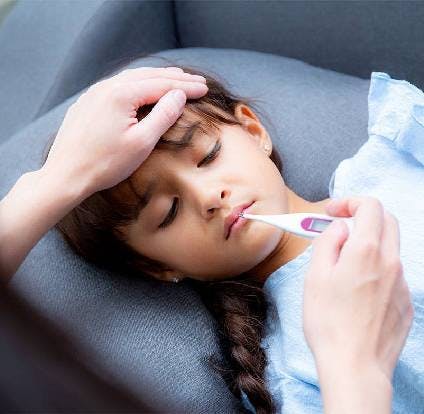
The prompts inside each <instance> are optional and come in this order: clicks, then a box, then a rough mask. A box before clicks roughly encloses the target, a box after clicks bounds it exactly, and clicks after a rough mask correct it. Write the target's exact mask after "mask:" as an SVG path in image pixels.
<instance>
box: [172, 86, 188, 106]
mask: <svg viewBox="0 0 424 414" xmlns="http://www.w3.org/2000/svg"><path fill="white" fill-rule="evenodd" d="M170 97H171V98H172V99H175V100H176V101H177V103H178V105H183V104H184V103H185V101H186V96H185V93H184V92H183V91H182V90H181V89H174V90H173V91H172V92H171V93H170Z"/></svg>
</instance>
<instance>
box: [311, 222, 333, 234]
mask: <svg viewBox="0 0 424 414" xmlns="http://www.w3.org/2000/svg"><path fill="white" fill-rule="evenodd" d="M330 223H331V221H328V220H322V219H312V222H311V224H310V226H309V229H310V230H313V231H319V232H320V233H322V232H323V231H324V230H325V229H326V228H327V226H328V225H329V224H330Z"/></svg>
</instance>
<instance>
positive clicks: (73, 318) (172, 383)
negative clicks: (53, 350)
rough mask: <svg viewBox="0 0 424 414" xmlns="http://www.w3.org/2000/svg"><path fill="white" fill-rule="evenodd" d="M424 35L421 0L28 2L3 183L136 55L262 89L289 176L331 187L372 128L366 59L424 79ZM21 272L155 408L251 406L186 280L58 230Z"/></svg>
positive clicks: (94, 358)
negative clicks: (102, 265) (118, 260)
mask: <svg viewBox="0 0 424 414" xmlns="http://www.w3.org/2000/svg"><path fill="white" fill-rule="evenodd" d="M18 23H19V25H18ZM22 23H24V24H22ZM22 28H23V30H22ZM423 38H424V3H421V2H406V1H399V2H384V1H375V2H356V1H343V2H335V1H328V2H327V1H325V2H324V1H290V2H285V1H278V2H272V1H269V2H262V1H261V2H259V1H258V2H250V1H249V2H240V1H231V2H220V1H211V2H209V1H202V2H193V1H165V2H161V1H155V2H147V1H138V2H136V1H132V2H126V1H125V2H118V1H114V2H106V1H100V0H95V1H92V2H85V1H72V2H71V1H69V2H67V1H61V2H50V1H43V2H29V1H28V2H20V3H18V4H17V5H16V6H15V7H14V9H13V10H12V12H11V13H10V15H9V16H8V17H7V19H6V20H5V22H4V24H3V25H2V27H1V29H0V56H1V59H0V87H1V89H0V100H1V104H0V168H1V175H0V176H1V178H0V197H3V196H4V195H5V194H6V193H7V191H8V190H9V189H10V188H11V186H12V185H13V183H14V182H15V181H16V179H17V178H18V177H19V176H20V175H21V174H22V173H24V172H26V171H29V170H33V169H36V168H39V166H40V160H41V154H42V150H43V148H44V146H45V144H46V142H47V139H48V137H49V136H50V135H51V134H52V133H54V132H55V131H56V130H57V128H58V127H59V125H60V124H61V121H62V120H63V117H64V115H65V113H66V110H67V108H68V107H69V106H70V105H71V104H72V103H73V102H74V101H75V100H76V99H77V98H78V96H79V94H80V93H81V91H82V90H84V88H86V87H87V86H88V85H90V84H91V83H92V82H94V81H96V80H98V79H99V78H101V77H103V76H106V75H108V74H111V73H115V72H116V71H118V70H121V69H122V68H123V67H125V66H126V65H128V64H129V65H130V67H137V66H165V65H169V64H172V65H178V64H183V65H189V66H193V67H196V68H199V69H201V70H204V71H207V72H209V73H210V74H212V75H215V76H216V77H217V78H218V79H220V80H222V81H223V83H224V84H225V85H226V86H228V88H229V89H230V90H232V91H233V92H235V93H237V94H240V95H242V96H246V97H250V98H255V99H256V102H257V106H256V109H257V111H258V113H259V115H260V117H261V119H262V121H263V122H264V124H265V125H266V127H267V128H269V130H270V133H271V136H272V139H273V142H274V144H275V145H276V146H277V147H278V149H279V151H280V154H281V155H282V161H283V177H284V180H285V181H286V183H287V185H288V186H289V187H290V188H292V189H293V190H294V191H295V192H296V193H298V194H299V195H300V196H302V197H304V198H306V199H308V200H310V201H317V200H320V199H323V198H326V197H328V183H329V179H330V176H331V173H332V172H333V171H334V169H335V168H336V167H337V165H338V163H339V162H340V161H341V160H343V159H344V158H347V157H350V156H352V155H353V154H354V153H355V152H356V151H357V149H358V148H359V147H360V146H361V145H362V144H363V143H364V142H365V141H366V139H367V120H368V118H367V93H368V87H369V78H370V74H371V72H372V71H383V72H387V73H388V74H389V75H391V76H392V77H393V78H397V79H407V80H408V81H410V82H412V83H414V84H415V85H417V86H418V87H420V88H423V87H424V71H423V70H422V68H423V67H424V66H423V64H424V53H423V52H424V42H423V40H424V39H423ZM145 54H154V55H155V56H149V57H147V58H146V57H145V58H139V57H140V56H142V55H145ZM160 58H166V59H167V60H165V61H164V60H162V59H160ZM134 59H135V60H134ZM305 147H306V148H308V154H309V156H308V157H307V158H304V157H303V156H302V155H303V154H304V152H303V149H304V148H305ZM11 287H12V288H13V289H14V290H16V291H17V292H18V293H19V294H20V295H22V296H24V297H25V298H26V299H27V300H28V302H30V303H31V304H32V305H33V306H34V307H35V308H36V309H37V310H38V311H40V312H41V313H42V314H43V315H45V316H46V317H47V318H48V319H49V320H51V321H52V322H53V323H54V324H56V325H57V326H59V327H60V328H61V329H62V330H64V331H65V332H66V334H67V335H68V336H69V338H70V339H71V340H72V342H73V343H74V344H75V346H77V347H78V349H79V350H80V358H81V359H82V360H84V361H85V362H86V363H87V364H88V365H89V366H90V367H92V368H93V369H94V370H96V372H98V373H99V375H101V376H103V377H104V378H107V379H108V380H109V381H111V382H113V383H115V384H117V385H118V386H120V387H124V388H125V389H127V390H128V391H129V392H130V393H132V394H134V395H135V396H137V397H138V398H140V399H142V400H143V401H145V402H146V403H147V404H149V405H150V406H151V407H152V408H154V409H155V410H156V411H158V412H187V413H188V412H189V413H203V412H204V413H215V412H216V413H230V412H240V411H242V408H241V406H240V403H239V401H238V400H237V399H236V398H235V397H234V396H233V395H232V394H231V393H230V392H229V390H228V388H227V386H226V384H225V382H224V380H223V379H222V378H221V377H220V376H219V375H218V374H217V373H216V372H215V371H214V370H213V369H212V368H211V367H210V366H209V365H208V363H207V360H208V357H209V356H210V355H212V354H216V355H217V356H218V358H219V359H221V360H222V361H223V362H225V358H224V356H223V355H222V353H221V349H220V344H219V337H218V334H217V332H216V325H215V322H214V320H213V318H212V317H211V315H210V314H209V313H208V312H207V310H206V308H205V306H204V305H203V304H202V302H201V300H200V298H199V297H198V296H197V295H196V294H195V293H194V292H193V291H192V290H191V289H190V288H189V287H188V286H187V285H185V284H184V283H182V284H179V285H177V286H164V285H163V284H159V283H152V282H147V281H145V280H143V278H142V277H141V278H140V280H136V281H135V280H130V279H129V278H127V277H126V275H125V274H114V273H110V272H105V271H103V270H101V269H98V268H96V267H94V266H92V265H90V264H89V263H86V262H85V261H83V260H81V259H80V258H79V257H77V256H75V255H74V254H73V253H72V252H71V251H70V249H69V248H68V247H67V246H66V244H65V243H64V241H63V240H62V239H61V237H60V236H59V235H58V233H57V232H56V230H51V231H50V232H49V233H48V234H47V235H46V236H45V237H44V238H43V239H42V240H41V241H40V242H39V243H38V245H37V246H36V247H35V248H34V249H33V251H32V252H31V253H30V255H29V256H28V257H27V259H26V260H25V262H24V263H23V265H22V266H21V268H20V269H19V271H18V272H17V274H16V275H15V277H14V279H13V280H12V282H11Z"/></svg>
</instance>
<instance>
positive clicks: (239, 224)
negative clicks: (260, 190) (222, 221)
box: [228, 202, 254, 238]
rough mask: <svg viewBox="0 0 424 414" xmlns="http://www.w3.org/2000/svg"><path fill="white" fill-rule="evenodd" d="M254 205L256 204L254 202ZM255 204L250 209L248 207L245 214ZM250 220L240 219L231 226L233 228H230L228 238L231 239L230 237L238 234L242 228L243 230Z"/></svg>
mask: <svg viewBox="0 0 424 414" xmlns="http://www.w3.org/2000/svg"><path fill="white" fill-rule="evenodd" d="M253 203H254V202H253ZM253 203H252V204H251V205H250V206H249V207H247V208H245V209H244V210H243V213H245V212H247V210H248V209H249V208H250V207H251V206H252V205H253ZM248 221H249V220H247V219H245V218H243V217H239V218H238V219H237V220H236V221H235V222H234V224H233V225H232V226H231V228H230V234H229V235H228V238H230V236H231V235H232V234H233V233H234V232H236V231H238V230H239V229H240V228H242V227H243V226H244V225H245V224H246V223H247V222H248Z"/></svg>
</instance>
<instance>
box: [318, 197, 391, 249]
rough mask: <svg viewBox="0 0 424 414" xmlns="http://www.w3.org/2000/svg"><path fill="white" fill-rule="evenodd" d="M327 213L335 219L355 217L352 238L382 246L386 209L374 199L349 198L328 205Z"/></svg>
mask: <svg viewBox="0 0 424 414" xmlns="http://www.w3.org/2000/svg"><path fill="white" fill-rule="evenodd" d="M326 211H327V212H328V213H329V214H330V215H332V216H334V217H352V216H354V217H355V225H354V227H353V231H352V238H353V239H355V240H357V241H358V242H360V241H361V240H365V239H366V240H369V241H370V242H371V243H375V244H376V245H379V244H380V239H381V233H382V231H383V216H384V209H383V206H382V204H381V202H380V201H379V200H378V199H377V198H374V197H348V198H344V199H340V200H336V201H334V202H332V203H330V205H327V208H326Z"/></svg>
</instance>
